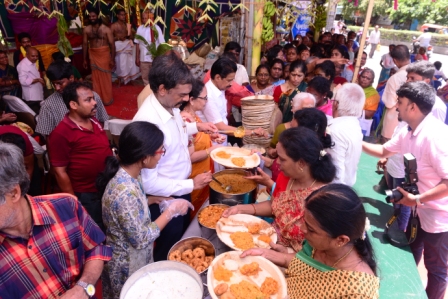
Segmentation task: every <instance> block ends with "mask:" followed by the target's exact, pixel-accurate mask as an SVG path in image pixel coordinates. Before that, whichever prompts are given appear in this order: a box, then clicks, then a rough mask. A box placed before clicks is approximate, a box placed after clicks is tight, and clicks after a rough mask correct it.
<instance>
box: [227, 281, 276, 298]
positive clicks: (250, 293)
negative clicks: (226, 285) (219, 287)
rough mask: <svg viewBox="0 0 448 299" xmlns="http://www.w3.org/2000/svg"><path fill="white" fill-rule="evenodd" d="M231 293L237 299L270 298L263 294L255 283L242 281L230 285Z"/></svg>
mask: <svg viewBox="0 0 448 299" xmlns="http://www.w3.org/2000/svg"><path fill="white" fill-rule="evenodd" d="M230 292H231V293H232V295H233V296H235V298H236V299H267V298H269V296H266V294H264V293H262V292H261V291H260V289H259V288H258V287H257V286H256V285H255V284H253V283H250V282H248V281H246V280H242V281H241V282H240V283H238V284H232V285H230Z"/></svg>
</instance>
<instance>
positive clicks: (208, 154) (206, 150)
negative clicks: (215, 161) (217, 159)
mask: <svg viewBox="0 0 448 299" xmlns="http://www.w3.org/2000/svg"><path fill="white" fill-rule="evenodd" d="M205 152H206V153H207V157H210V153H209V152H208V148H206V149H205Z"/></svg>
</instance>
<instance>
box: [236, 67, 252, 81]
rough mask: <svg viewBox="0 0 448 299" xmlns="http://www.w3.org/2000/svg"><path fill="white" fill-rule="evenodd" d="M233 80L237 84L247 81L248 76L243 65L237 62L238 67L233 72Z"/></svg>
mask: <svg viewBox="0 0 448 299" xmlns="http://www.w3.org/2000/svg"><path fill="white" fill-rule="evenodd" d="M235 82H236V83H238V84H239V85H243V84H244V83H250V82H249V76H248V75H247V70H246V68H245V67H244V65H241V64H238V69H237V71H236V74H235Z"/></svg>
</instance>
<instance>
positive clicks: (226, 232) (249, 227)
mask: <svg viewBox="0 0 448 299" xmlns="http://www.w3.org/2000/svg"><path fill="white" fill-rule="evenodd" d="M216 234H217V235H218V237H219V239H220V240H221V241H222V242H223V243H224V244H226V245H227V246H229V247H230V248H233V249H235V250H240V251H241V250H247V249H251V248H271V246H270V245H269V243H270V242H272V243H276V242H277V233H276V232H275V229H274V228H273V227H272V225H271V224H269V223H268V222H266V221H264V220H263V219H260V218H258V217H255V216H252V215H247V214H236V215H231V216H229V217H228V218H224V217H222V218H221V219H219V221H218V223H217V224H216Z"/></svg>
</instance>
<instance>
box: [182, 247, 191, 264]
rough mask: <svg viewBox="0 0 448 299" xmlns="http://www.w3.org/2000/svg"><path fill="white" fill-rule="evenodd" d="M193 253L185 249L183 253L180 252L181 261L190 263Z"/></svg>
mask: <svg viewBox="0 0 448 299" xmlns="http://www.w3.org/2000/svg"><path fill="white" fill-rule="evenodd" d="M193 257H194V256H193V251H192V250H191V249H187V250H185V251H184V252H182V259H183V260H184V261H190V260H191V259H193Z"/></svg>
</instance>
